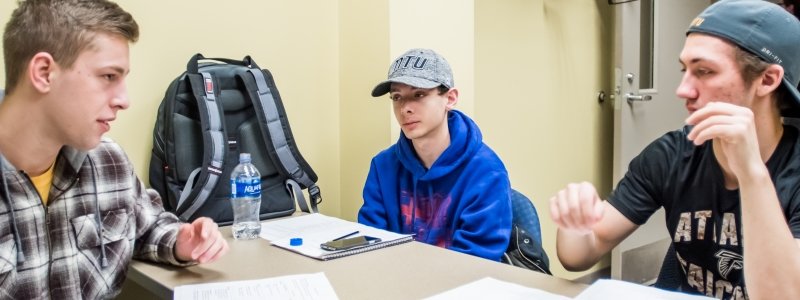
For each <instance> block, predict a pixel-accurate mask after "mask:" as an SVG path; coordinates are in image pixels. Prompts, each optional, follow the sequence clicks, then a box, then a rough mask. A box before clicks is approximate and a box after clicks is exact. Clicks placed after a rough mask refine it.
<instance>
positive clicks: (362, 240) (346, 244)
mask: <svg viewBox="0 0 800 300" xmlns="http://www.w3.org/2000/svg"><path fill="white" fill-rule="evenodd" d="M380 241H381V239H379V238H376V237H371V236H365V235H362V236H357V237H351V238H346V239H340V240H334V241H328V242H325V243H322V244H320V245H319V247H320V248H322V249H324V250H328V251H339V250H347V249H355V248H360V247H364V246H369V245H372V244H375V243H377V242H380Z"/></svg>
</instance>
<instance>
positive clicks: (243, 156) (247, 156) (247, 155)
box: [239, 152, 250, 162]
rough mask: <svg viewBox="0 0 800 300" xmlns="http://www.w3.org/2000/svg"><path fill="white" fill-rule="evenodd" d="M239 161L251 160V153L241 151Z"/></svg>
mask: <svg viewBox="0 0 800 300" xmlns="http://www.w3.org/2000/svg"><path fill="white" fill-rule="evenodd" d="M239 162H250V153H245V152H242V153H239Z"/></svg>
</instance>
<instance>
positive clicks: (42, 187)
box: [31, 162, 56, 206]
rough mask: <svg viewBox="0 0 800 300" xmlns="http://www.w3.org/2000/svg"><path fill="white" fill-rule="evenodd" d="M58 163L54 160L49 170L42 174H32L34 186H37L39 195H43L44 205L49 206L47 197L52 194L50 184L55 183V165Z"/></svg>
mask: <svg viewBox="0 0 800 300" xmlns="http://www.w3.org/2000/svg"><path fill="white" fill-rule="evenodd" d="M55 165H56V163H55V162H53V164H52V165H50V168H47V171H44V173H42V175H39V176H35V177H34V176H31V181H32V182H33V186H35V187H36V191H37V192H39V196H41V197H42V203H44V206H47V197H48V196H50V185H52V184H53V169H54V168H53V166H55Z"/></svg>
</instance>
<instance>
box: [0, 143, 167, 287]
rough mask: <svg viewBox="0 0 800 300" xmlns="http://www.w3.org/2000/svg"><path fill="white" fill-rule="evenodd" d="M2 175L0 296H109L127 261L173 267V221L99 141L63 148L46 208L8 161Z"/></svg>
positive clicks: (118, 152) (116, 150) (117, 154)
mask: <svg viewBox="0 0 800 300" xmlns="http://www.w3.org/2000/svg"><path fill="white" fill-rule="evenodd" d="M0 159H4V158H0ZM2 171H3V175H4V177H5V178H6V180H7V183H8V192H9V194H10V200H9V199H5V194H3V193H2V192H0V199H2V200H0V202H1V204H0V224H3V225H2V226H0V298H2V299H8V298H13V299H48V298H54V299H81V298H83V299H98V298H101V299H106V298H112V297H114V296H116V295H117V294H118V293H119V292H120V289H121V287H122V284H123V282H124V281H125V276H126V273H127V270H128V264H129V263H130V260H131V259H132V258H133V257H136V258H141V259H145V260H150V261H155V262H163V263H170V264H174V265H181V263H180V262H178V261H177V260H176V258H175V256H174V252H173V246H174V245H175V239H176V236H177V231H178V228H179V227H180V223H179V221H178V219H177V217H175V215H173V214H171V213H168V212H165V211H164V209H163V207H162V206H161V198H160V197H159V195H158V193H156V192H155V191H154V190H149V189H145V187H144V185H143V184H142V182H141V181H140V180H139V179H138V178H137V177H136V175H135V173H134V171H133V166H132V165H131V163H130V162H129V161H128V158H127V156H126V155H125V153H124V152H123V151H122V149H121V148H120V147H119V145H117V144H116V143H114V142H112V141H110V140H108V139H103V140H102V142H101V143H100V145H99V146H98V147H97V148H95V149H93V150H91V151H89V152H88V153H87V152H79V151H77V150H75V149H72V148H69V147H64V148H63V149H62V150H61V152H60V153H59V156H58V159H57V160H56V164H55V170H54V172H53V184H52V186H51V188H50V196H49V200H48V203H49V205H48V206H44V205H43V204H42V200H41V198H40V196H39V194H38V192H37V191H36V189H35V188H34V186H33V184H32V183H31V181H30V179H29V178H28V176H27V175H26V174H24V173H23V172H20V171H17V170H15V169H14V168H13V167H12V166H11V165H10V163H8V161H4V168H3V170H2ZM0 184H2V182H0ZM2 188H3V186H2V185H0V189H2ZM0 191H2V190H0ZM9 203H10V204H11V206H12V207H13V208H14V214H13V216H12V214H11V213H10V212H9ZM98 215H99V220H100V223H98V222H97V220H98ZM14 227H16V228H17V229H16V230H15V229H14ZM101 232H102V234H101ZM15 235H18V236H19V238H20V239H21V243H20V244H18V243H17V242H16V238H17V237H16V236H15ZM18 247H22V248H21V249H18ZM19 250H21V253H22V254H23V255H24V261H18V257H20V255H19V253H20V251H19ZM103 252H105V254H103ZM103 256H105V257H106V260H107V262H108V263H107V265H106V266H105V267H103V266H102V257H103Z"/></svg>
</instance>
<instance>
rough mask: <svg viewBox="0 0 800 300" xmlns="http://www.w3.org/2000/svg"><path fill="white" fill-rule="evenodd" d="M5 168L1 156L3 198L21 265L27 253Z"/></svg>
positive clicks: (0, 170)
mask: <svg viewBox="0 0 800 300" xmlns="http://www.w3.org/2000/svg"><path fill="white" fill-rule="evenodd" d="M5 167H6V166H5V159H4V158H3V156H2V155H0V176H1V177H3V198H5V199H6V205H8V211H9V212H10V213H11V230H13V231H14V240H15V242H16V243H17V263H18V264H19V263H23V262H25V252H22V239H21V238H20V237H19V229H18V228H17V214H16V213H15V212H14V206H13V205H12V203H13V202H12V201H11V195H10V194H9V192H8V179H6V174H5Z"/></svg>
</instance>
